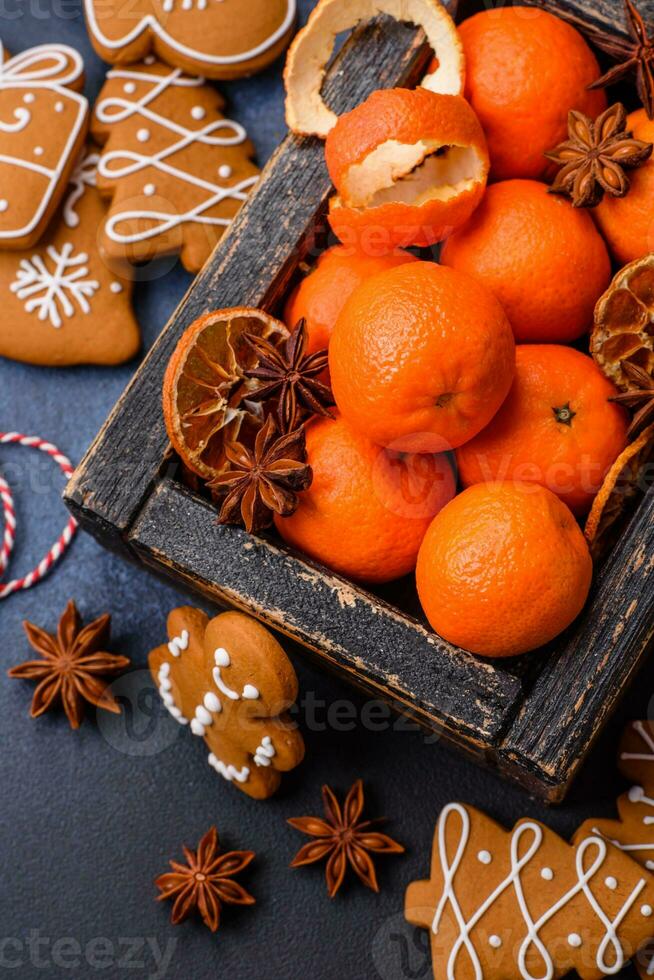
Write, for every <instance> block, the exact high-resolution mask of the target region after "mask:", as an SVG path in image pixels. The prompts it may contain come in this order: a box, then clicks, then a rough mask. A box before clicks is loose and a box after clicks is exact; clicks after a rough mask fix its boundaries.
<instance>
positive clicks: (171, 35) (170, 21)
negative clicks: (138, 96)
mask: <svg viewBox="0 0 654 980" xmlns="http://www.w3.org/2000/svg"><path fill="white" fill-rule="evenodd" d="M84 9H85V13H86V23H87V25H88V29H89V35H90V37H91V42H92V44H93V47H94V48H95V50H96V51H97V52H98V54H99V55H100V57H101V58H103V59H104V60H105V61H108V62H110V64H112V65H118V64H120V65H124V64H129V63H130V62H134V61H140V60H141V58H144V57H145V56H146V55H147V54H148V53H149V52H150V51H152V52H153V53H154V54H155V55H157V57H159V58H161V59H162V60H163V61H166V62H167V63H168V64H170V65H173V66H174V67H176V68H183V69H184V70H185V71H189V72H201V73H202V74H203V75H206V76H207V77H209V78H241V77H242V76H245V75H252V74H254V73H255V72H257V71H261V70H262V69H263V68H265V67H266V65H269V64H270V63H271V62H272V61H274V60H275V58H277V57H278V56H279V55H280V54H281V53H282V51H283V50H284V48H285V47H286V45H287V44H288V42H289V41H290V39H291V35H292V33H293V28H294V24H295V14H296V0H249V3H248V4H247V5H246V6H245V7H244V5H243V0H85V5H84Z"/></svg>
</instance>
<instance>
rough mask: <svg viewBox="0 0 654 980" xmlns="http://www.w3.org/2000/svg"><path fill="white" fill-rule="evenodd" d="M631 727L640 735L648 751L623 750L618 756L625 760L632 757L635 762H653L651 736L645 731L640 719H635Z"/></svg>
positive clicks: (653, 742)
mask: <svg viewBox="0 0 654 980" xmlns="http://www.w3.org/2000/svg"><path fill="white" fill-rule="evenodd" d="M632 728H633V730H634V731H635V732H637V734H638V735H640V737H641V739H642V740H643V742H644V743H645V745H646V746H647V748H648V749H649V750H650V751H649V752H623V753H622V755H621V756H620V758H621V759H624V760H625V761H626V760H627V759H632V760H634V761H637V762H654V739H652V736H651V735H650V734H649V732H648V731H647V729H646V727H645V725H643V723H642V721H635V722H634V723H633V725H632Z"/></svg>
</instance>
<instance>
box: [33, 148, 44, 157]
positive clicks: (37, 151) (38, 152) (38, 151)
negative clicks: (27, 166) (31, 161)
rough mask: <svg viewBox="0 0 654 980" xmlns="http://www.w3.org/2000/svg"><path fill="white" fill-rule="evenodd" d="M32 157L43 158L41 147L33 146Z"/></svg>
mask: <svg viewBox="0 0 654 980" xmlns="http://www.w3.org/2000/svg"><path fill="white" fill-rule="evenodd" d="M34 156H35V157H42V156H43V147H42V146H35V147H34Z"/></svg>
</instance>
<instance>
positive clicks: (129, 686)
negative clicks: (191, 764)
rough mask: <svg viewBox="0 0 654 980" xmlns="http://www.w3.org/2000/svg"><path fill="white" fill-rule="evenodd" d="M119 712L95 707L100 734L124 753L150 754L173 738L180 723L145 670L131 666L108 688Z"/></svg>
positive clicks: (156, 753)
mask: <svg viewBox="0 0 654 980" xmlns="http://www.w3.org/2000/svg"><path fill="white" fill-rule="evenodd" d="M108 690H109V691H110V692H111V694H113V696H114V697H115V699H116V701H117V702H118V705H119V707H120V709H121V710H120V714H113V713H112V712H109V711H98V713H97V725H98V728H99V730H100V732H101V734H102V736H103V738H104V739H105V740H106V741H107V742H108V743H109V745H111V746H112V747H113V748H114V749H116V750H117V751H118V752H121V753H122V754H123V755H134V756H152V755H158V754H159V753H160V752H163V751H164V750H165V749H167V748H168V747H169V746H170V745H172V744H173V742H175V741H176V740H177V739H178V738H179V736H180V732H181V728H180V725H179V724H178V723H177V722H176V721H175V719H174V718H173V717H172V716H171V715H170V714H169V713H168V711H167V710H166V707H165V705H164V703H163V701H162V700H161V697H160V696H159V692H158V691H157V690H156V688H155V687H154V685H153V681H152V677H151V675H150V672H149V671H148V670H132V671H130V672H129V673H128V674H123V675H122V676H121V677H118V678H117V679H116V680H115V681H113V682H112V683H111V684H110V686H109V689H108Z"/></svg>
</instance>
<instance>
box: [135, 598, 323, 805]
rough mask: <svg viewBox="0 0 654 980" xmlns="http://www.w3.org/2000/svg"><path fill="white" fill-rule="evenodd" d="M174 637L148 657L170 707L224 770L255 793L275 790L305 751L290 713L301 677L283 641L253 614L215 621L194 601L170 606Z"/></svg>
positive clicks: (231, 614)
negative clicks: (178, 607) (178, 606)
mask: <svg viewBox="0 0 654 980" xmlns="http://www.w3.org/2000/svg"><path fill="white" fill-rule="evenodd" d="M168 636H169V642H168V643H167V644H164V645H163V646H160V647H157V649H156V650H153V651H152V653H151V654H150V656H149V658H148V663H149V666H150V671H151V672H152V676H153V678H154V680H155V683H156V685H157V687H158V689H159V693H160V694H161V697H162V699H163V702H164V704H165V705H166V707H167V709H168V711H170V713H171V714H172V716H173V717H174V718H175V719H176V720H177V721H178V722H179V723H180V724H182V725H187V724H188V725H190V728H191V731H192V732H193V734H194V735H198V736H200V737H202V738H204V740H205V742H206V744H207V748H208V749H209V765H210V766H211V767H212V768H213V769H215V771H216V772H217V773H219V774H220V775H221V776H223V777H224V778H225V779H226V780H228V781H229V782H231V783H233V785H234V786H236V787H238V789H240V790H242V791H243V792H244V793H247V795H248V796H251V797H253V798H254V799H265V798H266V797H268V796H272V794H273V793H274V792H275V790H276V789H277V788H278V786H279V784H280V781H281V776H280V773H281V772H287V771H288V770H289V769H294V768H295V766H297V765H299V763H300V762H301V761H302V759H303V757H304V742H303V740H302V736H301V735H300V733H299V732H298V731H297V729H296V727H295V726H294V725H293V723H292V722H291V719H290V717H289V715H288V713H287V709H288V707H289V706H290V705H291V704H292V703H293V701H294V700H295V698H296V697H297V690H298V686H297V677H296V675H295V671H294V670H293V667H292V665H291V662H290V660H289V659H288V657H287V656H286V654H285V653H284V651H283V650H282V648H281V646H280V645H279V643H278V642H277V640H276V639H275V638H274V637H273V636H272V634H271V633H269V632H268V630H267V629H265V628H264V627H263V626H261V625H260V624H259V623H257V622H256V620H254V619H252V618H251V617H250V616H245V615H243V613H237V612H227V613H222V614H221V615H220V616H216V617H215V619H212V620H209V617H208V616H206V615H205V613H203V612H201V611H200V610H199V609H193V608H191V607H189V606H184V607H182V608H180V609H174V610H173V612H171V614H170V616H169V617H168Z"/></svg>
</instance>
